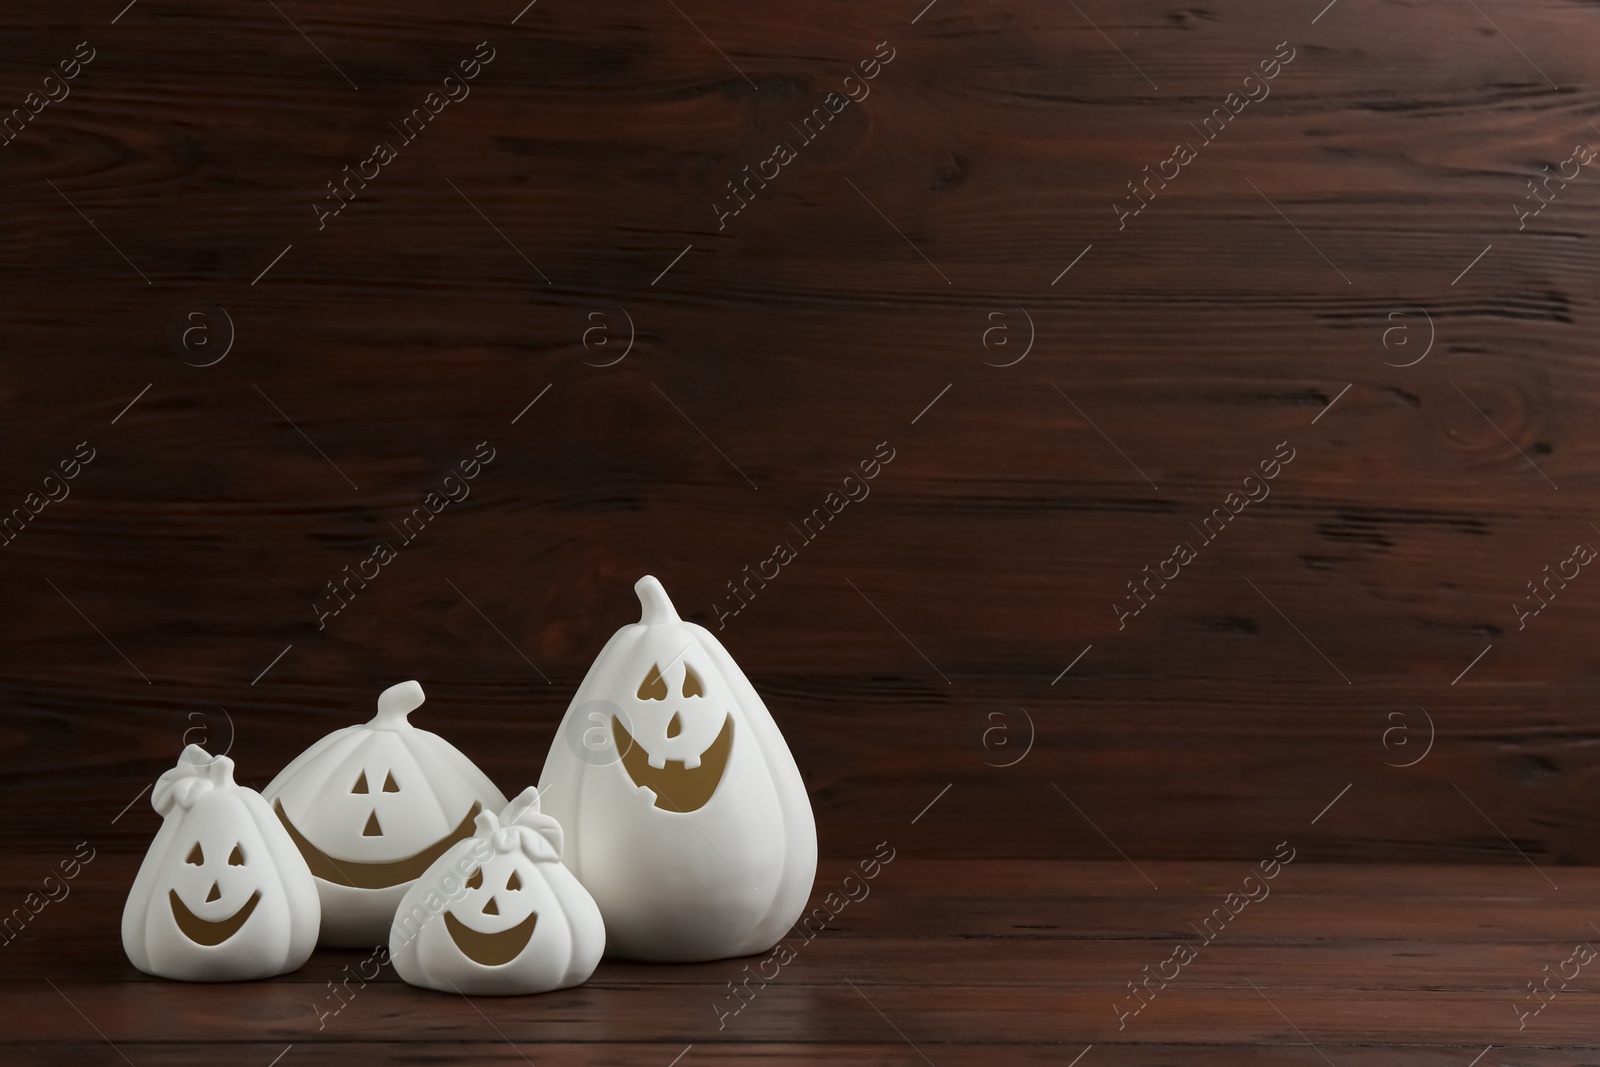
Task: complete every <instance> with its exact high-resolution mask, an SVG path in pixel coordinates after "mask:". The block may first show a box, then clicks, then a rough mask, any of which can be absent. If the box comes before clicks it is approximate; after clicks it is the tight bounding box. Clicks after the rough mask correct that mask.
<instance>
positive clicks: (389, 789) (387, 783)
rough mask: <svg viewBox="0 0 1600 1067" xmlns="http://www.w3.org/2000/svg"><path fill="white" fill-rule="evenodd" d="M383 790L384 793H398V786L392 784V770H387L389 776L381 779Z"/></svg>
mask: <svg viewBox="0 0 1600 1067" xmlns="http://www.w3.org/2000/svg"><path fill="white" fill-rule="evenodd" d="M383 791H384V792H385V793H398V792H400V787H399V786H397V785H395V784H394V772H393V771H390V772H389V776H388V777H387V778H385V779H384V780H383Z"/></svg>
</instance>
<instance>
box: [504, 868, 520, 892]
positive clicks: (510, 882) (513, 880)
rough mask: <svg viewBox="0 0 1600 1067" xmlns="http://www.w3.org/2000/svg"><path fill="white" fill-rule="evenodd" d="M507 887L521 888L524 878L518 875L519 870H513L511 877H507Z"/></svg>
mask: <svg viewBox="0 0 1600 1067" xmlns="http://www.w3.org/2000/svg"><path fill="white" fill-rule="evenodd" d="M506 888H507V889H521V888H522V879H521V878H518V877H517V872H516V871H512V872H511V877H510V878H507V879H506Z"/></svg>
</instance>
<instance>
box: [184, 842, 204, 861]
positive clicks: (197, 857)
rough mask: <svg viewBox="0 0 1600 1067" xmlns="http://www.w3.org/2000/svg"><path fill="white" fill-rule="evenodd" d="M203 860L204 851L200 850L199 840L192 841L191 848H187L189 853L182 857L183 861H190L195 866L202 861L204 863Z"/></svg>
mask: <svg viewBox="0 0 1600 1067" xmlns="http://www.w3.org/2000/svg"><path fill="white" fill-rule="evenodd" d="M205 861H206V854H205V853H204V852H201V851H200V842H198V841H196V842H195V843H194V848H191V849H190V850H189V855H188V856H187V857H186V858H185V859H184V861H183V862H185V863H192V864H194V865H195V866H196V867H198V866H200V865H201V864H202V863H204V862H205Z"/></svg>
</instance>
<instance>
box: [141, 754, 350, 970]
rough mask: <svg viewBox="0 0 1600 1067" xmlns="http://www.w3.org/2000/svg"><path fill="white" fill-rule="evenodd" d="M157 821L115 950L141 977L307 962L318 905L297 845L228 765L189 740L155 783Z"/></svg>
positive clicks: (230, 763)
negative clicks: (121, 952) (237, 782)
mask: <svg viewBox="0 0 1600 1067" xmlns="http://www.w3.org/2000/svg"><path fill="white" fill-rule="evenodd" d="M150 802H151V804H152V805H153V806H154V807H155V809H156V811H158V812H160V813H161V816H162V819H163V820H164V821H163V822H162V824H161V829H160V830H158V831H156V837H155V840H154V841H152V842H151V843H150V851H148V852H147V853H145V857H144V862H143V863H142V864H140V866H139V873H138V874H137V875H136V876H135V877H134V880H133V889H132V890H131V891H129V893H128V902H127V904H126V905H125V906H124V907H123V909H122V948H123V950H124V951H125V952H127V954H128V959H129V960H131V961H132V962H133V965H134V966H135V967H137V968H139V969H140V970H141V971H143V972H145V973H146V974H154V975H159V976H160V977H162V978H179V979H183V980H185V981H190V982H226V981H239V980H243V979H250V978H271V977H273V976H274V975H279V974H287V973H288V972H290V971H292V970H295V969H297V968H298V967H299V966H300V965H301V964H303V963H305V961H306V958H307V957H309V956H310V955H311V949H312V947H313V946H314V945H316V943H317V928H318V924H319V923H320V921H321V917H322V906H321V904H320V902H319V901H318V899H317V885H316V882H315V881H313V880H312V877H311V869H310V868H309V867H307V866H306V861H305V859H304V858H303V857H302V856H301V855H300V850H299V849H297V848H295V845H294V842H293V841H291V840H289V835H288V834H287V833H286V832H285V831H284V829H283V827H282V826H281V825H279V823H278V820H277V817H276V816H274V815H273V814H272V809H271V808H269V807H267V802H266V801H265V800H263V799H261V794H260V793H257V792H256V791H255V790H254V789H246V788H245V787H243V786H240V785H235V784H234V782H233V761H232V760H231V759H229V758H228V757H226V756H218V757H216V758H215V759H213V758H212V757H211V755H210V754H209V753H207V752H206V750H205V749H203V748H201V747H200V746H199V745H190V746H189V747H188V748H185V749H184V750H183V754H182V755H180V756H179V757H178V765H177V766H176V767H174V768H172V770H170V771H167V772H165V773H164V774H162V775H161V777H160V778H158V779H157V780H156V784H155V789H154V790H152V792H151V794H150Z"/></svg>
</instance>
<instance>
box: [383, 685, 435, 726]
mask: <svg viewBox="0 0 1600 1067" xmlns="http://www.w3.org/2000/svg"><path fill="white" fill-rule="evenodd" d="M426 699H427V698H426V697H424V696H423V695H422V686H421V685H420V684H419V683H417V682H401V683H400V684H399V685H391V686H390V687H389V688H387V689H385V690H384V691H383V692H381V693H379V694H378V714H377V715H375V716H373V719H372V725H374V726H376V727H379V728H381V729H389V730H398V729H399V728H400V727H402V726H409V725H411V724H410V722H408V721H407V719H406V716H407V715H410V714H411V713H412V712H413V711H416V710H417V709H418V708H420V707H422V702H423V701H424V700H426Z"/></svg>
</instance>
